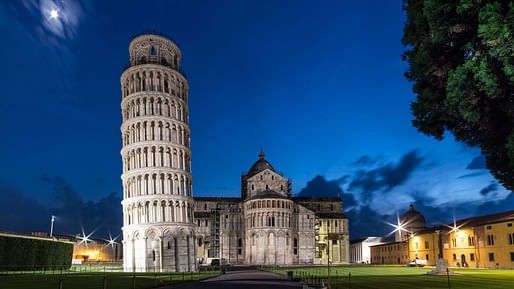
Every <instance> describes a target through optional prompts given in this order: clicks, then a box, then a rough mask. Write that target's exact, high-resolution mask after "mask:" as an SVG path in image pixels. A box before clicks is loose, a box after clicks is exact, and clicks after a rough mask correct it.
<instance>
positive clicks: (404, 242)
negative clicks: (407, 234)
mask: <svg viewBox="0 0 514 289" xmlns="http://www.w3.org/2000/svg"><path fill="white" fill-rule="evenodd" d="M407 243H408V241H398V242H386V243H382V244H378V245H372V246H369V247H370V248H371V247H380V246H389V245H398V244H407Z"/></svg>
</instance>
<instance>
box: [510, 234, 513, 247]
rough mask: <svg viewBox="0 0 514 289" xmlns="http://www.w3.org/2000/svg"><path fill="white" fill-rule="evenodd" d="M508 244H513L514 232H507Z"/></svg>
mask: <svg viewBox="0 0 514 289" xmlns="http://www.w3.org/2000/svg"><path fill="white" fill-rule="evenodd" d="M509 245H514V233H511V234H509Z"/></svg>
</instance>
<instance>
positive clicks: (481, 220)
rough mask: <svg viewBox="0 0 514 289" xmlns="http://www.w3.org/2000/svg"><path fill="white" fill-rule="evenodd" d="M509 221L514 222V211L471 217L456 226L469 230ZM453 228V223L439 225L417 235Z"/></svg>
mask: <svg viewBox="0 0 514 289" xmlns="http://www.w3.org/2000/svg"><path fill="white" fill-rule="evenodd" d="M508 221H514V210H512V211H506V212H501V213H497V214H491V215H485V216H478V217H471V218H466V219H462V220H458V221H456V222H455V226H456V227H458V228H469V227H476V226H483V225H488V224H495V223H501V222H508ZM453 226H454V224H453V223H450V224H446V225H438V226H434V227H431V228H426V229H424V230H421V231H419V232H417V234H425V233H433V232H435V231H437V230H441V231H449V230H451V229H452V228H453Z"/></svg>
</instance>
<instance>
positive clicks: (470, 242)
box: [468, 235, 475, 246]
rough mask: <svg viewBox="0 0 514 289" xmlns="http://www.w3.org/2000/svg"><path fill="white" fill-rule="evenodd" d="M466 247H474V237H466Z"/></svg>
mask: <svg viewBox="0 0 514 289" xmlns="http://www.w3.org/2000/svg"><path fill="white" fill-rule="evenodd" d="M468 245H469V246H475V237H474V236H471V235H470V236H468Z"/></svg>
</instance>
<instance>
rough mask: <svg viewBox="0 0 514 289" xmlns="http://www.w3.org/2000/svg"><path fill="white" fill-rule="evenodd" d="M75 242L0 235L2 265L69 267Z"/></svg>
mask: <svg viewBox="0 0 514 289" xmlns="http://www.w3.org/2000/svg"><path fill="white" fill-rule="evenodd" d="M72 257H73V244H72V243H69V242H61V241H53V240H44V239H37V238H30V237H29V238H27V237H14V236H0V267H1V268H9V269H24V268H31V267H43V266H44V267H53V268H57V267H61V266H64V268H69V267H70V266H71V259H72Z"/></svg>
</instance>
